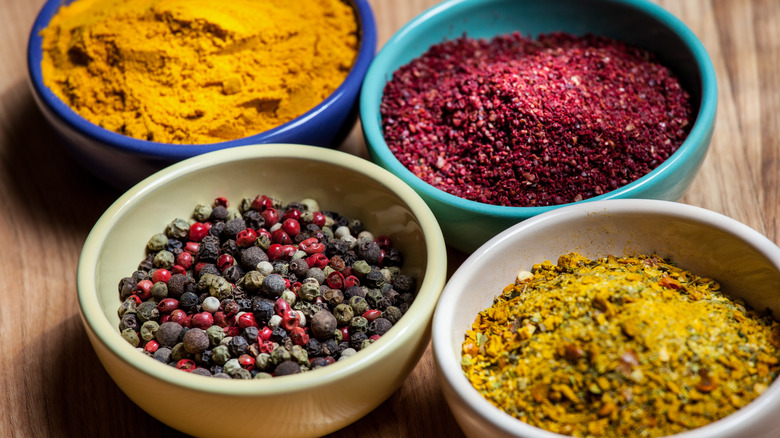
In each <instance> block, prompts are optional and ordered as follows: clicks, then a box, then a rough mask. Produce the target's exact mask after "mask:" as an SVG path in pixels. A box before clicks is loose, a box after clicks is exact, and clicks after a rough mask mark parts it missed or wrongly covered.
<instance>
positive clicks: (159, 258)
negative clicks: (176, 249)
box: [153, 250, 176, 269]
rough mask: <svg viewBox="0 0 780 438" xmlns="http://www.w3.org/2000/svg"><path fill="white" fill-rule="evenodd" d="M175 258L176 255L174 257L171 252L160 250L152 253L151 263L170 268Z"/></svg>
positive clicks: (158, 266)
mask: <svg viewBox="0 0 780 438" xmlns="http://www.w3.org/2000/svg"><path fill="white" fill-rule="evenodd" d="M175 260H176V257H174V255H173V253H172V252H170V251H167V250H162V251H160V252H158V253H157V254H155V255H154V261H153V263H154V266H155V267H156V268H162V269H171V267H173V263H174V262H175Z"/></svg>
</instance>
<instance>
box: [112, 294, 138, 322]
mask: <svg viewBox="0 0 780 438" xmlns="http://www.w3.org/2000/svg"><path fill="white" fill-rule="evenodd" d="M139 303H140V300H139V301H136V300H135V298H127V299H125V300H124V301H122V304H120V305H119V309H117V312H116V313H117V316H119V317H120V318H122V317H123V316H125V314H127V313H135V312H136V309H137V308H138V304H139Z"/></svg>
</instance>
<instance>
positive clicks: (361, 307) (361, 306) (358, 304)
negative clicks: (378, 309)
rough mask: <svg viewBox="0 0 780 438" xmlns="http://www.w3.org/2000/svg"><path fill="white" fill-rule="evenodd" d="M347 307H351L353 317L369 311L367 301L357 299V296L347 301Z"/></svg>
mask: <svg viewBox="0 0 780 438" xmlns="http://www.w3.org/2000/svg"><path fill="white" fill-rule="evenodd" d="M349 305H350V307H352V310H354V311H355V315H362V314H363V313H364V312H365V311H366V310H368V309H369V305H368V301H366V299H365V298H363V297H359V296H357V295H356V296H353V297H352V298H350V299H349Z"/></svg>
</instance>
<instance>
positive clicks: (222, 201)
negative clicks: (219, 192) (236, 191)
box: [214, 196, 230, 208]
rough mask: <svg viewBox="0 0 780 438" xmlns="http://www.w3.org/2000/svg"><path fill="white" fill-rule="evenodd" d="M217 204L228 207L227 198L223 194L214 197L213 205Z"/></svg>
mask: <svg viewBox="0 0 780 438" xmlns="http://www.w3.org/2000/svg"><path fill="white" fill-rule="evenodd" d="M217 205H219V206H222V207H225V208H228V207H229V206H230V202H228V200H227V198H225V197H224V196H219V197H217V198H215V199H214V206H217Z"/></svg>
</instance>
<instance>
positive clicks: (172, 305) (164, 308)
mask: <svg viewBox="0 0 780 438" xmlns="http://www.w3.org/2000/svg"><path fill="white" fill-rule="evenodd" d="M178 308H179V300H177V299H176V298H163V299H162V300H160V302H159V303H157V310H159V311H160V312H161V313H171V312H173V311H174V310H176V309H178Z"/></svg>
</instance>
